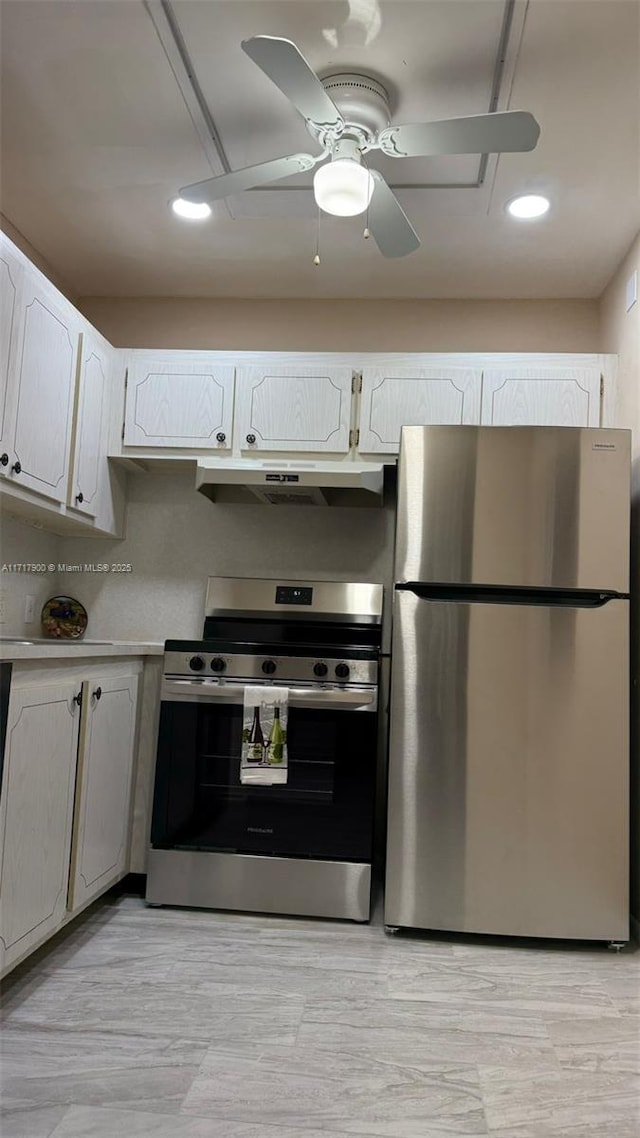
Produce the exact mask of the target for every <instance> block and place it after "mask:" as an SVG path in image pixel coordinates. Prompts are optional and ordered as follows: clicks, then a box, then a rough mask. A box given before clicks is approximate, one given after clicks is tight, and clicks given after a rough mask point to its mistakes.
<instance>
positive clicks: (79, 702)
mask: <svg viewBox="0 0 640 1138" xmlns="http://www.w3.org/2000/svg"><path fill="white" fill-rule="evenodd" d="M73 702H74V703H77V705H78V707H82V688H80V691H79V692H78V694H77V695H74V697H73Z"/></svg>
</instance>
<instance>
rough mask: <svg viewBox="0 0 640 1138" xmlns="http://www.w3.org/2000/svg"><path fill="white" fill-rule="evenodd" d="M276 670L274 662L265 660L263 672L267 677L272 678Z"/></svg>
mask: <svg viewBox="0 0 640 1138" xmlns="http://www.w3.org/2000/svg"><path fill="white" fill-rule="evenodd" d="M275 670H276V665H275V662H274V661H273V660H265V661H264V663H263V665H262V671H263V672H264V674H265V676H272V675H273V673H274V672H275Z"/></svg>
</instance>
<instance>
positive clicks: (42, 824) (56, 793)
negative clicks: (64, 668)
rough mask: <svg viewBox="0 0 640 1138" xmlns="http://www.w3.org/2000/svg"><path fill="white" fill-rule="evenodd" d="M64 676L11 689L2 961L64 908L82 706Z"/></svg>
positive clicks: (43, 933) (1, 876) (0, 908)
mask: <svg viewBox="0 0 640 1138" xmlns="http://www.w3.org/2000/svg"><path fill="white" fill-rule="evenodd" d="M78 690H79V689H78V684H77V682H76V683H74V682H72V681H67V682H65V683H60V684H46V685H42V686H33V687H29V688H25V689H22V690H21V689H18V690H15V691H12V692H11V697H10V702H9V716H8V723H7V736H6V746H5V760H4V771H3V779H2V807H1V810H0V835H1V836H2V853H1V857H2V862H1V868H0V967H2V968H3V969H6V968H8V967H10V966H11V965H12V964H13V963H15V962H16V961H17V960H19V959H21V958H22V957H23V956H26V955H27V954H28V952H29V950H30V949H31V948H35V947H36V946H37V945H38V944H41V943H42V942H43V941H44V940H46V939H47V936H50V935H52V934H53V933H54V932H55V931H56V929H57V928H58V927H59V926H60V924H61V923H62V921H63V918H64V916H65V910H66V904H67V882H68V877H69V852H70V849H71V831H72V823H73V796H74V787H75V776H76V756H77V751H78V725H79V721H80V708H79V706H78V704H77V703H76V702H75V700H74V696H76V695H77V694H78Z"/></svg>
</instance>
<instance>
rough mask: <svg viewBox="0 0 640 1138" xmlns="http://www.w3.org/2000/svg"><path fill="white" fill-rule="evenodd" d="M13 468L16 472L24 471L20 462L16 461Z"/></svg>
mask: <svg viewBox="0 0 640 1138" xmlns="http://www.w3.org/2000/svg"><path fill="white" fill-rule="evenodd" d="M11 469H12V470H13V473H14V474H20V473H21V471H22V466H21V464H20V462H14V464H13V466H12V467H11Z"/></svg>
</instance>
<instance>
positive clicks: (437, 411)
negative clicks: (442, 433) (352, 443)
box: [358, 367, 482, 454]
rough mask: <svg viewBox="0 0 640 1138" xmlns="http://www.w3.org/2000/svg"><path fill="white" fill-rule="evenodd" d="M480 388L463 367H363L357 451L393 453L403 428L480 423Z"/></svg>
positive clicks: (477, 376) (476, 378)
mask: <svg viewBox="0 0 640 1138" xmlns="http://www.w3.org/2000/svg"><path fill="white" fill-rule="evenodd" d="M481 386H482V373H481V372H480V371H473V370H470V369H465V368H414V369H410V368H394V369H393V370H391V369H388V368H387V369H385V368H373V367H371V368H364V369H363V372H362V401H361V404H360V440H359V444H358V446H359V450H360V451H363V452H365V453H376V454H397V453H398V450H399V449H400V431H401V429H402V427H405V426H413V427H422V426H430V425H431V424H445V425H447V426H449V425H451V424H456V423H479V422H480V392H481Z"/></svg>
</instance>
